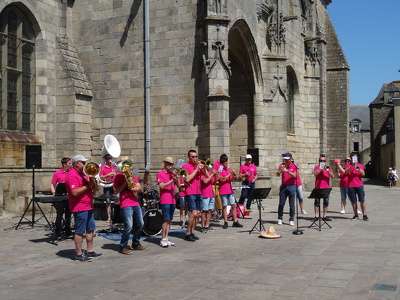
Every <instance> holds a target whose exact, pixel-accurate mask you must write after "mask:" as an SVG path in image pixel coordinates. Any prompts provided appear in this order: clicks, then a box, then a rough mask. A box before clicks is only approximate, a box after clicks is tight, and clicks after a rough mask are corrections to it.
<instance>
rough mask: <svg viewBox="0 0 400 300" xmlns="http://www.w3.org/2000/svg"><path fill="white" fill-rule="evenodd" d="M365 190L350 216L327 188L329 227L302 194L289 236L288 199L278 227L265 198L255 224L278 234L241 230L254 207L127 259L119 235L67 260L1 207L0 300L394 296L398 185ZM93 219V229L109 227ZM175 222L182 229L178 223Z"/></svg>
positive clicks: (44, 235) (273, 203)
mask: <svg viewBox="0 0 400 300" xmlns="http://www.w3.org/2000/svg"><path fill="white" fill-rule="evenodd" d="M365 189H366V194H367V196H366V199H367V211H368V216H369V218H370V221H368V222H366V221H362V220H360V221H352V220H351V217H352V216H353V215H352V214H351V213H350V204H349V203H348V205H347V212H348V213H347V214H345V215H343V214H340V213H339V211H340V193H339V189H338V188H333V190H332V193H331V200H330V201H331V202H330V206H329V213H328V215H329V216H330V217H331V218H332V219H333V221H332V222H329V224H330V225H331V226H332V228H329V227H328V226H326V225H324V226H322V230H321V231H318V230H317V227H315V226H313V227H312V228H308V227H309V225H310V224H311V222H310V220H311V218H312V217H313V213H312V211H313V200H311V199H305V209H306V211H307V212H308V215H299V220H298V224H299V229H300V230H302V231H303V234H302V235H294V234H292V233H293V231H294V230H295V229H296V226H295V227H293V226H289V225H288V224H289V222H288V218H289V217H288V204H287V205H286V207H285V216H284V220H283V222H284V223H283V225H277V206H278V198H277V197H270V198H268V199H265V200H263V201H262V205H263V207H264V210H262V221H263V223H264V226H265V228H266V229H268V228H269V227H270V226H274V228H275V230H276V232H278V233H281V234H282V238H280V239H264V238H260V237H259V234H258V230H254V231H253V232H252V233H251V234H249V231H250V230H251V229H252V228H253V226H254V225H255V224H256V223H257V221H258V210H257V206H256V205H253V207H252V208H253V211H252V213H251V216H250V217H251V218H252V219H242V220H240V222H241V223H242V224H243V225H244V228H233V227H231V226H230V227H229V228H228V229H226V230H224V229H222V225H223V224H222V223H215V224H214V228H215V231H213V232H208V233H206V234H202V233H200V232H199V231H197V232H196V234H197V235H198V236H199V237H200V240H198V241H196V242H187V241H184V240H183V237H184V232H182V231H179V230H175V232H174V233H173V234H172V235H171V238H170V239H171V240H172V241H173V242H175V244H176V246H175V247H169V248H161V247H160V246H159V240H160V237H153V236H151V237H144V238H143V240H142V244H143V245H145V246H147V247H148V250H146V251H134V253H133V254H132V255H130V256H126V255H122V254H119V253H118V249H119V245H118V240H119V238H118V236H115V235H114V236H107V235H106V236H99V235H97V236H96V237H95V241H94V244H95V251H97V252H101V253H103V256H102V257H99V258H96V259H94V260H93V261H92V262H88V263H87V262H85V263H82V262H76V261H74V260H73V259H74V245H73V241H72V240H64V241H61V242H58V243H51V241H52V236H51V232H50V231H48V230H47V229H46V227H45V226H44V225H45V223H46V222H45V221H44V219H41V220H40V221H39V223H38V224H36V225H35V227H34V228H32V227H31V226H29V225H27V224H22V225H21V226H20V228H18V230H15V225H16V224H17V223H18V221H19V219H20V216H15V215H12V214H10V213H6V212H5V213H4V215H3V216H2V217H1V219H0V230H1V236H2V243H1V246H0V249H1V251H0V253H1V254H0V256H1V273H0V298H1V299H7V300H12V299H18V300H21V299H39V298H40V299H42V300H50V299H51V300H54V299H75V300H80V299H108V300H112V299H118V300H122V299H160V298H163V299H218V300H223V299H298V300H299V299H307V300H312V299H352V300H354V299H400V295H399V292H398V290H399V286H400V241H399V237H400V232H399V229H400V218H399V215H400V205H399V192H400V188H393V189H389V188H388V187H386V186H382V185H374V184H368V183H367V184H366V185H365ZM308 195H309V192H304V196H308ZM48 216H49V218H50V219H51V218H52V216H51V215H48ZM176 216H177V215H176ZM176 219H177V218H176ZM96 222H97V226H98V229H105V228H107V226H106V224H105V222H104V221H96ZM229 223H230V225H231V224H232V222H229ZM173 227H174V228H175V229H180V228H179V226H178V225H177V222H174V225H173ZM257 228H258V226H257Z"/></svg>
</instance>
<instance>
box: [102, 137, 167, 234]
mask: <svg viewBox="0 0 400 300" xmlns="http://www.w3.org/2000/svg"><path fill="white" fill-rule="evenodd" d="M120 153H121V148H120V145H119V143H118V141H117V139H116V138H115V137H114V136H112V135H111V134H107V135H106V136H105V138H104V147H103V148H102V151H101V155H102V156H104V155H106V154H110V155H111V156H113V157H119V156H120ZM100 197H101V198H102V199H104V200H105V199H106V198H109V199H111V207H112V217H111V226H110V231H115V230H117V231H118V232H120V231H121V230H122V228H123V226H124V223H123V218H122V216H121V213H120V206H119V197H118V196H114V195H106V194H102V195H101V196H100ZM138 200H139V202H140V203H141V208H142V212H143V221H144V226H143V234H144V235H148V236H153V235H158V234H159V233H160V232H161V228H162V222H163V215H162V212H161V210H160V197H159V194H158V191H157V185H156V184H153V185H151V186H146V185H144V186H143V192H142V193H140V194H139V195H138Z"/></svg>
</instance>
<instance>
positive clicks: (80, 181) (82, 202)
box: [65, 168, 93, 212]
mask: <svg viewBox="0 0 400 300" xmlns="http://www.w3.org/2000/svg"><path fill="white" fill-rule="evenodd" d="M88 182H89V178H88V177H86V176H85V175H84V174H83V172H82V173H79V172H78V171H77V170H76V169H74V168H71V169H70V170H69V172H68V173H67V176H66V177H65V185H66V188H67V192H68V195H69V207H70V209H71V211H72V212H78V211H85V210H92V209H93V192H92V190H91V189H88V190H87V191H85V192H84V193H82V194H80V195H79V196H76V197H74V196H72V193H71V191H73V190H75V189H77V188H80V187H82V186H84V185H86V184H87V183H88Z"/></svg>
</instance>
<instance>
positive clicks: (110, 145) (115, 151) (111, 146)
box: [96, 134, 121, 188]
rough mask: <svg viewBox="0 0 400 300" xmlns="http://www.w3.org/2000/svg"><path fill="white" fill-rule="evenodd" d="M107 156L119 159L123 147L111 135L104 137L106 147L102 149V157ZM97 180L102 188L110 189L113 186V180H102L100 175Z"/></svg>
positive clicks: (114, 164)
mask: <svg viewBox="0 0 400 300" xmlns="http://www.w3.org/2000/svg"><path fill="white" fill-rule="evenodd" d="M106 154H110V155H111V156H112V157H119V156H120V155H121V146H120V145H119V142H118V140H117V139H116V138H115V137H114V136H113V135H111V134H107V135H106V136H105V137H104V146H103V148H102V149H101V157H104V156H105V155H106ZM112 165H113V166H116V163H114V162H112ZM96 179H97V181H98V182H99V183H100V185H101V186H102V187H105V188H109V187H112V186H113V178H110V179H109V180H102V179H101V178H100V175H98V176H97V177H96Z"/></svg>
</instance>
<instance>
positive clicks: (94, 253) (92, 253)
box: [86, 251, 103, 257]
mask: <svg viewBox="0 0 400 300" xmlns="http://www.w3.org/2000/svg"><path fill="white" fill-rule="evenodd" d="M86 255H87V256H88V257H100V256H103V254H102V253H96V252H94V251H92V252H86Z"/></svg>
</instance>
